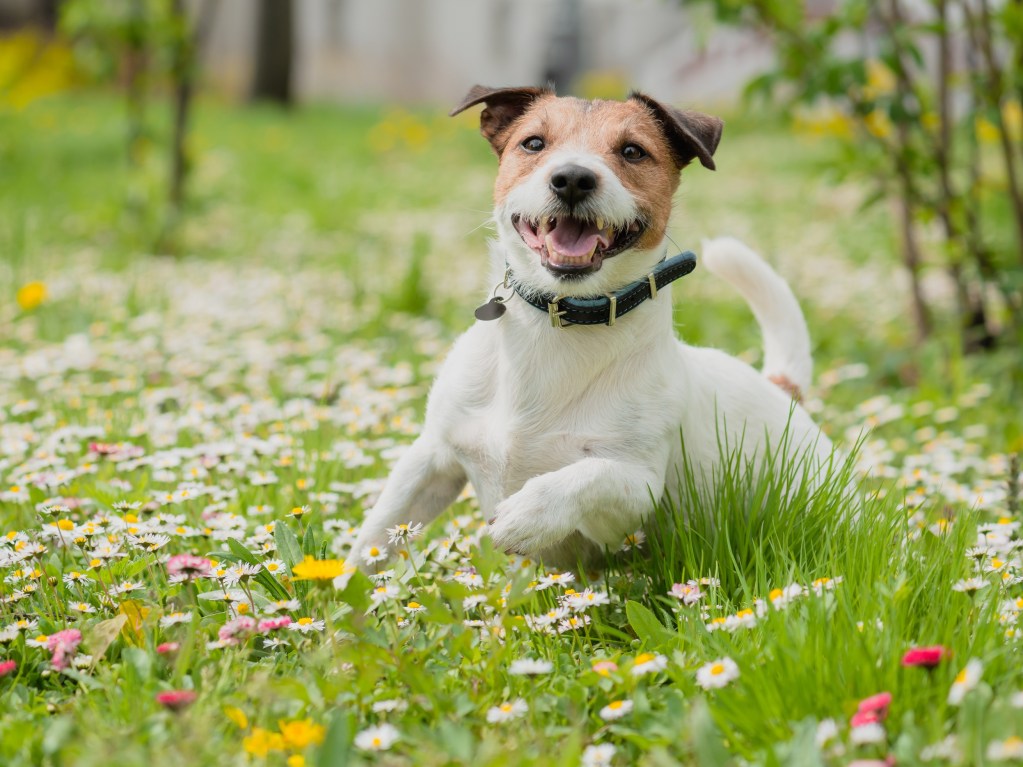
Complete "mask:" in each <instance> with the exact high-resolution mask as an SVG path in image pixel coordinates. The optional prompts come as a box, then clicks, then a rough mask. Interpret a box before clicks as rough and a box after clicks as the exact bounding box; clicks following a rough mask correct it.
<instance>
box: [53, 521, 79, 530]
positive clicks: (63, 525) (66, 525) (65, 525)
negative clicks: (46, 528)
mask: <svg viewBox="0 0 1023 767" xmlns="http://www.w3.org/2000/svg"><path fill="white" fill-rule="evenodd" d="M57 528H58V529H60V530H74V529H75V523H74V522H72V521H71V520H70V519H62V520H60V521H59V522H58V523H57Z"/></svg>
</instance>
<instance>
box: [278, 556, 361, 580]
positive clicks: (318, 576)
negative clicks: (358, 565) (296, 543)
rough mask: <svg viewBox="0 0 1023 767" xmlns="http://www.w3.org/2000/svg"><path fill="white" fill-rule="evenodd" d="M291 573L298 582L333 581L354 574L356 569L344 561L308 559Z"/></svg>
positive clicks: (292, 569) (296, 566)
mask: <svg viewBox="0 0 1023 767" xmlns="http://www.w3.org/2000/svg"><path fill="white" fill-rule="evenodd" d="M291 571H292V572H293V573H294V574H295V580H296V581H332V580H334V579H335V578H337V577H339V576H341V575H346V574H348V573H352V572H354V571H355V567H354V566H352V565H349V564H348V563H347V562H346V561H345V560H343V559H314V558H313V557H306V558H305V559H304V560H302V561H301V562H299V563H298V564H297V565H295V566H294V567H293V568H291Z"/></svg>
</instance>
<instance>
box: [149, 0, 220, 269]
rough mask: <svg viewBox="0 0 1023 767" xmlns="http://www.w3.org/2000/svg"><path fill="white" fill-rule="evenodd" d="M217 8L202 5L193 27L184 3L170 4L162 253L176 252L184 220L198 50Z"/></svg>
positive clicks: (211, 3)
mask: <svg viewBox="0 0 1023 767" xmlns="http://www.w3.org/2000/svg"><path fill="white" fill-rule="evenodd" d="M216 6H217V3H216V2H214V0H207V2H203V3H200V4H199V8H198V17H197V18H196V20H195V23H194V25H193V22H192V19H191V16H190V14H189V12H188V9H187V8H186V6H185V0H172V3H171V14H172V17H171V21H172V24H173V29H174V33H173V34H174V42H173V46H172V52H171V84H172V88H173V94H172V98H173V112H174V125H173V130H172V135H171V167H170V185H169V189H168V203H169V206H168V215H167V222H166V224H165V226H164V231H163V233H162V234H161V235H160V238H159V240H158V244H157V247H158V249H159V250H163V251H166V252H169V253H174V252H176V251H177V243H176V242H175V233H176V231H177V227H178V223H179V222H180V220H181V211H182V208H183V207H184V203H185V192H186V183H187V181H188V174H189V171H190V170H191V164H192V163H191V158H190V157H189V153H188V127H189V122H190V121H191V113H192V97H193V96H194V94H195V81H196V76H197V74H198V69H199V51H200V50H201V49H202V45H203V41H204V40H205V39H206V35H207V34H208V33H209V29H210V25H211V24H212V22H213V15H214V11H215V9H216Z"/></svg>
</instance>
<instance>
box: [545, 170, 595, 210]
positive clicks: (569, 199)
mask: <svg viewBox="0 0 1023 767" xmlns="http://www.w3.org/2000/svg"><path fill="white" fill-rule="evenodd" d="M596 188H597V174H596V173H594V172H593V171H592V170H590V169H589V168H584V167H582V166H581V165H563V166H561V167H560V168H558V169H557V170H556V171H554V173H552V174H551V191H552V192H554V194H556V195H557V196H558V199H560V200H562V201H564V202H566V203H568V204H569V205H575V204H576V203H577V202H581V201H582V200H584V199H586V198H587V197H588V196H589V195H590V194H591V193H592V192H593V191H594V190H596Z"/></svg>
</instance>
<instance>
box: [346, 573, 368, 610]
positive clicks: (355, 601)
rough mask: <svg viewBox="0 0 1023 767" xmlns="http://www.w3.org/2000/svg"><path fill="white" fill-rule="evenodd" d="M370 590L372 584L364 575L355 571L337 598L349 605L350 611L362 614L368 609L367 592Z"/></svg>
mask: <svg viewBox="0 0 1023 767" xmlns="http://www.w3.org/2000/svg"><path fill="white" fill-rule="evenodd" d="M372 588H373V582H372V581H371V580H370V579H369V578H368V577H367V576H366V574H365V573H363V572H362V571H361V570H356V571H355V572H354V573H352V577H351V578H350V579H349V581H348V585H347V586H345V588H344V591H342V592H341V594H340V595H339V596H340V597H341V601H342V602H345V603H347V604H350V605H351V606H352V609H354V610H356V611H358V612H360V613H364V612H366V610H367V608H369V592H370V591H371V590H372Z"/></svg>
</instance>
